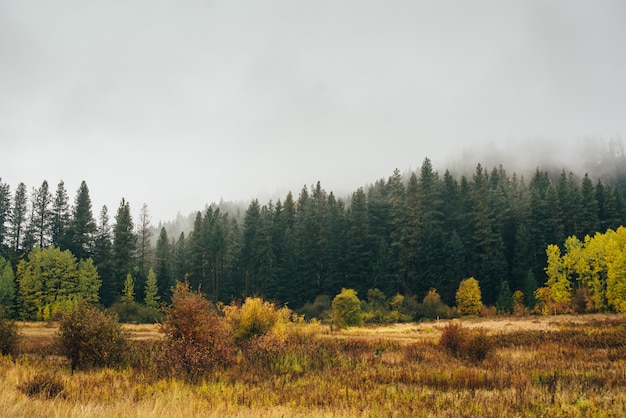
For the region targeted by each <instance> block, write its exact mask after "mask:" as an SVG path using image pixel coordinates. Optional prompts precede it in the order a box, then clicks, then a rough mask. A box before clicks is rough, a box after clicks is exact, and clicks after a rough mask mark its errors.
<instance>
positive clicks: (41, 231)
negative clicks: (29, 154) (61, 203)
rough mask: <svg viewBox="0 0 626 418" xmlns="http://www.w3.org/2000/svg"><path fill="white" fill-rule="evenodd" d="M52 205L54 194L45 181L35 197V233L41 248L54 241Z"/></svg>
mask: <svg viewBox="0 0 626 418" xmlns="http://www.w3.org/2000/svg"><path fill="white" fill-rule="evenodd" d="M51 204H52V194H51V193H50V190H49V188H48V182H47V181H45V180H44V181H43V183H42V184H41V187H39V189H38V190H37V191H36V193H35V194H34V197H33V212H34V215H35V217H34V219H33V232H34V233H35V239H36V241H37V245H39V248H45V247H47V246H48V245H49V244H50V243H51V240H52V236H51V230H50V227H51V224H52V222H51V221H52V219H51V218H52V212H51V209H50V205H51Z"/></svg>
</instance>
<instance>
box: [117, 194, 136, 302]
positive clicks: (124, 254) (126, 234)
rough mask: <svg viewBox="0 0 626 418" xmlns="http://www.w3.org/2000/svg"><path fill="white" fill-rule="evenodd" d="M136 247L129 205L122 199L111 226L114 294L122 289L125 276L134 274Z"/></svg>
mask: <svg viewBox="0 0 626 418" xmlns="http://www.w3.org/2000/svg"><path fill="white" fill-rule="evenodd" d="M136 245H137V237H136V236H135V234H134V233H133V218H132V216H131V214H130V205H129V204H128V202H127V201H126V200H125V199H122V201H121V202H120V206H119V208H118V210H117V214H116V215H115V225H114V226H113V248H112V252H113V254H112V264H113V277H112V279H113V280H112V281H111V287H112V288H113V289H115V292H116V294H117V292H119V291H120V290H121V289H122V285H123V283H124V280H125V278H126V276H127V275H128V274H131V275H132V274H133V273H135V259H134V254H135V252H136Z"/></svg>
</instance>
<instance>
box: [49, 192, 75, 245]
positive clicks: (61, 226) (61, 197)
mask: <svg viewBox="0 0 626 418" xmlns="http://www.w3.org/2000/svg"><path fill="white" fill-rule="evenodd" d="M50 216H51V219H50V233H51V245H53V246H56V247H59V248H61V249H62V250H65V249H67V248H68V242H67V233H68V228H69V224H70V204H69V198H68V196H67V191H66V190H65V183H63V181H61V182H59V184H58V186H57V190H56V193H55V195H54V199H53V201H52V208H51V215H50Z"/></svg>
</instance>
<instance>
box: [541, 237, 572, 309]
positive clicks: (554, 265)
mask: <svg viewBox="0 0 626 418" xmlns="http://www.w3.org/2000/svg"><path fill="white" fill-rule="evenodd" d="M546 255H547V256H548V266H547V267H546V268H545V271H546V274H547V275H548V280H547V281H546V286H547V287H548V289H550V298H551V299H552V301H553V302H554V303H555V304H556V305H557V306H558V307H559V310H566V309H568V308H569V305H570V303H571V302H572V284H571V283H570V281H569V279H568V278H567V274H566V271H565V262H564V261H563V258H561V249H560V248H559V247H558V245H554V244H550V245H548V248H547V249H546Z"/></svg>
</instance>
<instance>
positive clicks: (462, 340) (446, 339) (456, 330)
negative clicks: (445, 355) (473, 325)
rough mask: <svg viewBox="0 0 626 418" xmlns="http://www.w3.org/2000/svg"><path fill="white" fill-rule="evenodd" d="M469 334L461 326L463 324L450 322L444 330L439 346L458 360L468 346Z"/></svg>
mask: <svg viewBox="0 0 626 418" xmlns="http://www.w3.org/2000/svg"><path fill="white" fill-rule="evenodd" d="M467 334H468V333H467V331H466V330H465V329H464V328H463V327H462V326H461V324H458V323H455V322H449V323H448V325H446V326H445V328H444V329H443V334H441V340H439V345H441V346H442V347H444V348H445V349H446V350H448V352H450V354H452V356H453V357H457V358H458V357H460V355H461V352H462V351H463V349H464V348H465V346H466V345H467V339H468V335H467Z"/></svg>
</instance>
